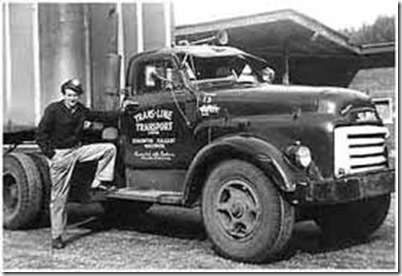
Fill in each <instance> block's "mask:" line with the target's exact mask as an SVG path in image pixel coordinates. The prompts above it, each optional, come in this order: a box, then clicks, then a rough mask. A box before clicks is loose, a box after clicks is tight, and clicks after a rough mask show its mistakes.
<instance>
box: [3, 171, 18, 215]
mask: <svg viewBox="0 0 402 276" xmlns="http://www.w3.org/2000/svg"><path fill="white" fill-rule="evenodd" d="M3 203H4V205H3V211H4V212H12V211H13V210H14V208H15V206H16V205H17V204H18V185H17V181H16V179H15V178H14V177H13V176H12V175H9V174H6V175H4V176H3Z"/></svg>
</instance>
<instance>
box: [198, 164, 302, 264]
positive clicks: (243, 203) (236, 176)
mask: <svg viewBox="0 0 402 276" xmlns="http://www.w3.org/2000/svg"><path fill="white" fill-rule="evenodd" d="M202 215H203V219H204V224H205V228H206V231H207V233H208V235H209V238H210V240H211V241H212V244H213V247H214V250H215V251H216V252H217V253H218V254H220V255H222V256H223V257H226V258H230V259H233V260H236V261H243V262H252V263H261V262H266V261H270V260H274V259H277V258H278V257H279V256H280V254H281V253H283V251H284V250H285V249H286V246H287V244H288V241H289V239H290V237H291V234H292V230H293V225H294V216H295V215H294V208H293V207H292V206H291V205H290V204H289V203H288V202H287V201H286V200H285V199H284V198H283V197H282V195H281V194H280V192H279V191H278V189H277V188H276V187H275V185H274V184H273V183H272V181H271V180H270V178H268V177H267V176H266V175H265V174H264V173H263V172H262V171H261V170H260V169H259V168H257V167H256V166H254V165H252V164H250V163H249V162H245V161H242V160H236V159H234V160H228V161H224V162H222V163H220V164H218V165H217V166H216V167H215V168H214V169H213V170H212V172H211V173H210V175H209V177H208V179H207V182H206V184H205V187H204V190H203V194H202Z"/></svg>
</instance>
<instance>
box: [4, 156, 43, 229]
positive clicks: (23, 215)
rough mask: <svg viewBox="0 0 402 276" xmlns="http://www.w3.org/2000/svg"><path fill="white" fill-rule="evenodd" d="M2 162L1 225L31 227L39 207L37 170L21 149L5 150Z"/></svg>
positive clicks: (40, 199) (15, 227)
mask: <svg viewBox="0 0 402 276" xmlns="http://www.w3.org/2000/svg"><path fill="white" fill-rule="evenodd" d="M3 162H4V164H3V226H4V227H5V228H8V229H20V228H27V227H31V226H32V225H33V223H34V222H35V221H36V220H37V218H38V215H39V213H40V208H41V202H42V184H41V177H40V173H39V171H38V169H37V167H36V165H35V162H34V161H33V160H32V158H30V157H29V156H28V155H26V154H23V153H10V154H6V155H5V156H4V159H3Z"/></svg>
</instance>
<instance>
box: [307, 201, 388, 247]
mask: <svg viewBox="0 0 402 276" xmlns="http://www.w3.org/2000/svg"><path fill="white" fill-rule="evenodd" d="M390 202H391V196H390V195H389V194H388V195H383V196H379V197H375V198H367V199H364V200H361V201H357V202H352V203H348V204H342V205H337V206H328V207H324V208H321V209H319V210H318V212H317V215H316V218H315V221H316V223H317V224H318V225H319V226H320V228H321V231H322V239H323V242H325V243H327V244H330V245H339V244H340V243H342V242H345V241H350V240H364V239H367V238H368V237H369V236H370V235H371V234H372V233H374V232H375V231H376V230H377V229H378V228H379V227H380V226H381V225H382V223H383V222H384V220H385V218H386V216H387V214H388V210H389V206H390Z"/></svg>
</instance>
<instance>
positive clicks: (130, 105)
mask: <svg viewBox="0 0 402 276" xmlns="http://www.w3.org/2000/svg"><path fill="white" fill-rule="evenodd" d="M273 75H274V74H273V71H272V70H271V69H270V68H269V67H268V64H267V62H266V61H265V60H263V59H261V58H258V57H256V56H254V55H251V54H248V53H245V52H243V51H241V50H239V49H236V48H232V47H227V46H211V45H183V46H175V47H172V48H167V49H161V50H155V51H150V52H145V53H141V54H138V55H136V56H134V57H132V58H131V59H130V62H129V66H128V70H127V73H126V83H125V87H124V89H123V90H122V91H120V92H119V94H120V104H119V106H118V108H117V109H118V111H119V112H120V117H119V119H118V122H115V123H114V124H112V125H110V126H108V127H106V128H104V130H103V136H102V137H103V139H104V140H108V141H110V142H112V143H115V144H116V145H117V147H118V152H119V158H118V159H119V161H118V162H117V164H116V166H117V167H118V169H117V170H116V171H117V174H118V175H117V176H116V185H118V187H119V189H118V190H117V191H115V192H113V193H110V194H107V195H105V196H104V198H103V200H104V201H102V202H103V204H104V206H107V207H106V208H110V209H113V206H117V205H118V203H126V204H128V205H125V206H126V208H123V209H124V210H122V212H126V213H134V212H140V211H142V212H143V211H146V210H147V208H149V207H150V206H151V205H152V204H167V205H176V206H182V207H187V208H193V207H198V206H200V207H201V211H202V217H203V221H204V225H205V230H206V232H207V234H208V236H209V238H210V240H211V242H212V244H213V248H214V250H215V251H216V252H217V253H218V254H220V255H221V256H224V257H226V258H230V259H233V260H237V261H244V262H255V263H260V262H266V261H270V260H275V259H277V258H278V257H280V256H281V254H282V253H283V252H284V251H286V248H287V245H288V242H289V239H290V238H291V235H292V230H293V228H294V224H295V223H296V222H297V221H300V220H306V219H314V220H315V221H316V223H317V224H318V225H319V226H320V228H321V230H322V233H323V237H325V239H327V240H328V241H332V242H339V241H342V240H345V239H350V238H357V239H360V238H365V237H368V236H369V235H370V234H372V233H373V232H374V231H375V230H376V229H378V227H380V225H381V224H382V222H383V221H384V219H385V217H386V215H387V213H388V209H389V206H390V199H391V193H392V192H394V189H395V188H394V182H395V181H394V170H393V169H392V168H390V165H389V161H388V153H387V145H386V141H387V137H388V135H389V133H388V131H387V129H386V127H384V125H383V123H382V121H381V119H380V117H379V115H378V113H377V111H376V108H375V106H374V104H373V102H372V101H371V99H370V98H369V97H368V96H367V95H365V94H363V93H360V92H358V91H353V90H350V89H345V88H334V87H312V86H293V85H278V84H273V83H272V79H273ZM116 98H117V97H116ZM47 170H48V168H47V162H46V159H45V158H44V157H43V156H41V155H40V154H38V153H29V154H26V153H16V152H9V153H7V154H5V155H4V167H3V202H4V207H3V210H4V218H3V224H4V227H5V228H10V229H18V228H24V227H27V226H29V225H32V222H33V221H35V220H38V219H39V217H41V216H43V215H44V214H46V213H47V212H48V211H47V208H48V206H47V202H48V196H49V186H50V181H49V176H48V172H47ZM129 203H132V204H131V205H130V204H129ZM106 211H108V210H106ZM114 211H116V210H114Z"/></svg>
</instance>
